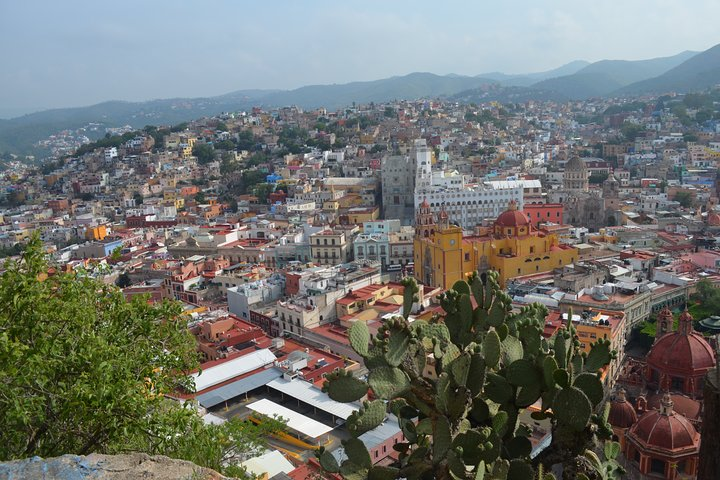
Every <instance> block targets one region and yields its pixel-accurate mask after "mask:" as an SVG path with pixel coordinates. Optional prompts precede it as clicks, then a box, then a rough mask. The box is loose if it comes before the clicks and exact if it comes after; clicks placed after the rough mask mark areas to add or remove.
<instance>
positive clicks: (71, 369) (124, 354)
mask: <svg viewBox="0 0 720 480" xmlns="http://www.w3.org/2000/svg"><path fill="white" fill-rule="evenodd" d="M5 267H6V270H5V272H4V273H3V274H2V276H1V277H0V302H2V305H3V308H2V309H0V385H2V391H1V392H0V425H2V432H1V433H0V440H1V441H0V460H2V461H4V460H11V459H17V458H25V457H30V456H34V455H39V456H43V457H52V456H58V455H63V454H81V455H84V454H89V453H92V452H101V453H118V452H126V451H142V452H147V453H150V454H166V455H170V456H173V457H176V458H186V459H189V460H193V461H195V462H197V463H198V464H200V465H203V466H212V467H213V468H216V469H218V470H220V471H227V470H228V469H229V470H233V469H235V470H236V468H235V467H233V466H232V465H229V464H228V465H226V464H224V463H222V462H223V461H224V460H225V459H228V458H235V457H237V455H238V452H243V451H255V450H257V449H259V448H262V447H263V446H264V445H266V443H265V440H264V436H265V435H267V434H268V433H270V432H272V431H274V430H277V429H278V428H280V424H279V423H277V422H273V421H268V422H264V425H263V426H261V427H257V426H255V425H253V424H251V423H245V422H238V421H233V422H229V423H228V424H225V425H223V426H217V427H212V428H208V427H206V426H205V425H204V423H203V421H202V420H201V419H200V417H199V416H198V415H197V413H196V411H195V409H194V408H193V406H192V403H191V402H187V403H185V404H183V405H181V404H180V403H177V402H174V401H171V400H169V399H167V397H166V395H168V394H171V393H172V392H174V391H175V390H176V389H178V388H181V389H186V390H192V388H193V385H192V382H191V380H190V377H188V375H187V372H189V371H191V370H193V369H194V368H196V367H197V365H198V363H197V353H196V346H195V340H194V339H193V337H192V335H190V333H189V332H188V329H187V319H186V318H184V317H183V316H182V314H181V313H182V310H181V307H180V306H179V305H178V304H175V303H161V304H155V305H152V304H149V303H148V302H147V301H146V299H145V298H136V299H135V300H133V301H132V302H127V301H125V299H124V297H123V295H122V292H120V290H118V289H117V288H116V287H115V286H112V285H105V284H103V283H100V282H97V281H95V280H93V279H91V278H88V277H85V276H78V275H73V274H65V273H56V274H53V275H48V273H47V271H48V264H47V263H46V260H45V256H44V253H43V251H42V243H41V242H40V240H39V237H38V236H35V237H34V238H33V239H32V240H31V241H30V242H29V243H28V245H27V248H26V250H25V252H24V254H23V257H22V260H20V261H7V262H6V264H5ZM210 442H212V443H210Z"/></svg>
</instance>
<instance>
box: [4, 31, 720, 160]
mask: <svg viewBox="0 0 720 480" xmlns="http://www.w3.org/2000/svg"><path fill="white" fill-rule="evenodd" d="M698 57H700V60H695V59H697V58H698ZM688 62H689V63H688ZM708 63H709V64H710V65H709V66H708V65H707V64H708ZM683 65H684V67H682V68H681V66H683ZM663 75H665V77H663ZM668 75H669V76H668ZM643 82H645V83H643ZM653 82H654V83H653ZM663 82H664V83H663ZM683 82H685V84H688V83H689V84H690V85H699V86H701V87H702V86H707V85H712V84H714V83H720V45H716V46H715V47H712V48H710V49H708V50H706V51H704V52H700V53H697V52H690V51H684V52H680V53H678V54H676V55H672V56H669V57H658V58H654V59H648V60H636V61H626V60H601V61H598V62H593V63H589V62H587V61H584V60H576V61H573V62H569V63H567V64H564V65H561V66H560V67H557V68H555V69H552V70H548V71H545V72H535V73H528V74H518V75H510V74H504V73H501V72H490V73H487V74H480V75H477V76H469V75H458V74H453V73H450V74H446V75H437V74H434V73H429V72H413V73H410V74H407V75H397V76H393V77H389V78H383V79H378V80H369V81H358V82H349V83H343V84H331V85H322V84H318V85H306V86H302V87H299V88H296V89H292V90H269V89H268V90H264V89H246V90H236V91H232V92H228V93H226V94H222V95H218V96H213V97H197V98H171V99H156V100H149V101H144V102H129V101H120V100H113V101H106V102H101V103H98V104H95V105H90V106H86V107H72V108H59V109H51V110H44V111H40V112H35V113H30V114H26V115H23V116H20V117H15V118H12V119H0V152H10V153H18V154H29V153H36V154H39V155H41V154H43V153H44V152H43V151H42V150H38V149H37V148H35V147H34V145H35V144H36V143H37V142H38V141H39V140H41V139H44V138H47V137H48V136H50V135H52V134H55V133H57V132H60V131H62V130H66V129H77V128H80V127H83V126H85V125H87V124H89V123H100V124H102V125H104V126H106V127H120V126H123V125H130V126H132V127H134V128H142V127H143V126H145V125H172V124H176V123H181V122H184V121H188V120H192V119H195V118H200V117H204V116H212V115H217V114H219V113H222V112H230V111H239V110H248V109H250V108H251V107H253V106H261V107H264V108H274V107H282V106H287V105H297V106H300V107H302V108H306V109H310V108H319V107H325V108H328V109H330V110H334V109H337V108H342V107H344V106H347V105H351V104H352V103H353V102H355V103H370V102H378V103H382V102H387V101H393V100H415V99H421V98H426V99H436V98H449V99H451V100H454V101H463V102H476V103H478V102H487V101H491V100H495V101H500V102H523V101H527V100H551V101H558V102H562V101H568V100H577V99H586V98H591V97H602V96H608V95H615V94H620V95H632V94H638V93H642V92H643V89H645V90H647V89H650V88H655V89H659V90H662V89H663V88H666V87H667V86H673V85H676V86H677V85H682V84H683Z"/></svg>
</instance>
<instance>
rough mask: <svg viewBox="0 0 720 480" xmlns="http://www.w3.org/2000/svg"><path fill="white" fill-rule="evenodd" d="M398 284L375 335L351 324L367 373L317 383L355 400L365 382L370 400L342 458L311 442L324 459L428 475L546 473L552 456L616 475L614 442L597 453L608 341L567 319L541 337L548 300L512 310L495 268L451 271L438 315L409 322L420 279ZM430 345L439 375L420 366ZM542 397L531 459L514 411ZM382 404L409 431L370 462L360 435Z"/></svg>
mask: <svg viewBox="0 0 720 480" xmlns="http://www.w3.org/2000/svg"><path fill="white" fill-rule="evenodd" d="M403 286H404V288H405V290H404V292H403V312H404V313H403V316H402V317H400V316H396V317H393V318H391V319H387V320H385V321H384V322H383V324H382V325H381V326H380V328H379V329H378V333H377V334H376V335H375V336H374V337H372V336H371V335H370V331H369V330H368V328H367V325H366V324H365V323H364V322H355V323H354V324H353V325H352V327H351V328H350V330H349V332H348V338H349V341H350V344H351V346H352V348H353V350H355V351H356V352H357V353H358V354H359V355H361V356H362V357H363V359H364V362H365V366H366V367H367V369H368V370H369V374H368V376H367V382H366V381H364V380H361V379H359V378H356V377H354V376H353V375H352V374H351V373H349V372H348V373H346V372H335V373H332V374H331V375H329V376H328V377H327V381H326V382H325V385H324V387H323V390H324V391H326V392H327V393H328V395H329V396H330V397H331V398H333V399H334V400H337V401H340V402H354V401H357V400H360V399H361V398H363V397H365V395H366V394H367V392H368V389H370V390H372V392H373V394H374V397H375V398H376V399H375V400H372V401H366V402H363V404H362V407H361V408H360V410H358V411H356V412H355V413H353V414H352V415H351V416H350V417H349V418H348V420H347V426H348V430H349V431H350V433H351V435H352V437H351V438H350V439H348V440H346V441H345V442H344V448H345V454H346V456H347V460H345V461H343V462H342V464H341V465H339V464H338V462H337V461H336V460H335V458H334V457H333V456H332V455H331V454H330V453H329V452H327V451H325V450H324V449H322V448H321V449H320V450H318V452H317V456H318V458H319V460H320V463H321V465H322V466H323V467H324V468H325V469H326V470H328V471H330V472H339V473H340V474H342V476H343V477H344V478H346V479H355V478H366V477H369V478H383V479H384V478H399V477H405V478H409V479H410V478H412V479H423V480H424V479H431V478H432V479H441V480H450V479H483V478H485V479H487V478H491V479H532V478H542V479H545V478H547V477H545V476H544V475H543V470H544V466H545V467H550V466H554V465H558V464H559V465H560V466H561V467H562V470H563V475H564V478H582V477H580V475H584V476H585V478H589V479H596V478H615V477H616V476H617V475H619V474H620V473H622V472H623V469H622V467H620V465H618V464H617V463H616V462H615V458H616V457H617V455H618V454H619V449H620V445H619V444H617V443H615V442H607V443H606V444H605V445H604V446H605V448H604V456H605V458H606V460H605V461H601V460H600V457H599V456H598V454H597V453H596V450H597V451H600V450H602V449H601V444H600V441H602V440H607V439H610V438H611V436H612V428H611V426H610V425H609V424H608V423H607V414H608V413H609V404H606V403H604V390H603V385H602V383H601V381H600V370H601V369H603V368H605V367H606V366H607V365H608V363H609V362H610V361H611V360H612V359H613V358H615V356H616V353H615V352H613V351H611V350H610V341H609V340H604V339H600V340H598V341H597V342H596V343H594V344H593V345H592V346H591V350H590V353H588V354H584V353H583V354H581V353H580V342H579V340H578V338H577V335H576V331H575V328H574V327H573V326H572V322H569V323H568V325H566V326H563V328H561V329H560V331H559V332H558V333H557V334H556V335H555V337H554V338H552V339H550V340H546V339H544V338H543V335H542V332H543V327H544V322H545V316H546V315H547V309H546V308H545V307H544V306H543V305H540V304H534V305H530V306H526V307H523V308H522V309H521V310H520V312H519V313H511V309H512V307H511V303H512V299H511V298H510V297H509V296H508V295H507V293H505V292H504V291H503V290H502V289H501V288H500V287H499V285H498V284H497V274H496V273H495V272H488V273H487V274H483V275H482V276H478V275H477V274H474V275H472V276H470V278H469V281H468V282H465V281H458V282H456V283H455V285H454V286H453V288H452V289H451V290H449V291H447V292H446V293H444V294H443V295H442V296H441V297H440V303H441V306H442V308H443V310H444V311H445V312H446V314H445V316H444V318H442V319H441V318H438V317H436V318H433V319H432V320H430V321H425V320H415V321H414V322H412V323H410V322H408V316H409V313H410V308H411V306H412V305H413V303H414V302H416V301H417V298H418V297H417V292H418V290H419V288H418V286H417V284H416V283H415V281H414V280H412V279H405V280H404V281H403ZM473 299H474V303H475V304H476V305H477V306H476V307H473V301H472V300H473ZM569 315H572V312H570V313H569ZM430 354H432V355H433V358H434V365H433V369H434V370H435V372H436V373H437V378H436V379H433V378H430V377H428V376H427V375H426V374H425V371H426V369H427V366H426V362H427V358H428V355H430ZM538 401H540V405H541V408H540V411H538V412H535V413H533V414H532V417H533V419H535V420H536V421H543V420H549V423H550V425H551V427H552V441H551V443H550V445H549V446H547V447H546V448H545V449H544V450H542V451H541V452H540V454H539V455H538V456H537V457H535V458H534V459H531V458H530V454H531V451H532V444H531V442H530V439H529V437H530V435H531V432H532V425H530V424H526V423H523V421H522V420H521V413H522V412H523V411H524V410H526V409H527V408H528V407H530V406H531V405H533V404H535V403H536V402H538ZM388 410H389V411H390V412H392V413H393V414H394V415H395V416H396V417H397V418H398V422H399V424H400V427H401V428H402V431H403V433H404V436H405V439H406V440H405V441H404V442H402V443H398V444H397V445H395V446H394V447H393V448H395V449H396V450H397V451H398V452H399V458H398V462H397V463H396V464H394V465H391V466H374V465H373V463H372V460H371V458H370V454H369V453H368V451H367V449H366V448H365V445H364V444H363V442H362V441H361V440H360V439H359V438H358V437H359V436H360V435H362V434H363V433H365V432H367V431H369V430H372V429H373V428H376V427H377V426H378V425H380V424H381V423H382V422H383V421H384V420H385V417H386V414H387V411H388ZM601 412H603V413H601Z"/></svg>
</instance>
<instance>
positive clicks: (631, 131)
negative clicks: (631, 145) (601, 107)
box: [620, 122, 645, 142]
mask: <svg viewBox="0 0 720 480" xmlns="http://www.w3.org/2000/svg"><path fill="white" fill-rule="evenodd" d="M644 131H645V127H643V126H642V125H638V124H636V123H631V122H624V123H623V124H622V126H621V127H620V133H622V135H623V137H625V140H626V141H628V142H634V141H635V139H636V138H637V137H639V136H640V134H641V133H643V132H644Z"/></svg>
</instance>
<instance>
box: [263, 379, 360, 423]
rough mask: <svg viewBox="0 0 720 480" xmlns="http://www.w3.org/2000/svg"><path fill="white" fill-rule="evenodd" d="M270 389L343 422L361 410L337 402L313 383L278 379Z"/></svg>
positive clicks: (354, 406) (351, 404) (270, 384)
mask: <svg viewBox="0 0 720 480" xmlns="http://www.w3.org/2000/svg"><path fill="white" fill-rule="evenodd" d="M267 386H268V387H271V388H274V389H275V390H278V391H280V392H282V393H284V394H285V395H290V396H291V397H293V398H297V399H298V400H300V401H302V402H305V403H307V404H308V405H312V406H313V407H316V408H319V409H320V410H322V411H324V412H327V413H329V414H331V415H334V416H336V417H338V418H342V419H343V420H347V418H348V417H349V416H350V415H351V414H352V413H353V412H354V411H355V410H358V409H359V408H360V405H359V404H357V403H340V402H336V401H335V400H333V399H332V398H330V397H329V396H328V394H327V393H324V392H323V391H321V390H320V389H318V388H316V387H315V386H314V385H313V384H312V383H309V382H306V381H304V380H285V379H284V378H276V379H275V380H273V381H272V382H270V383H268V384H267Z"/></svg>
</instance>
